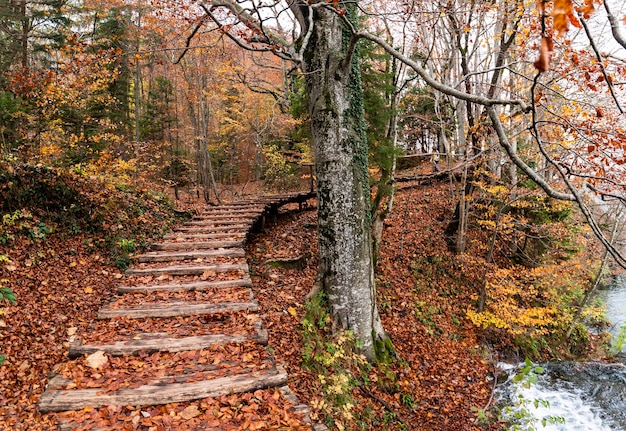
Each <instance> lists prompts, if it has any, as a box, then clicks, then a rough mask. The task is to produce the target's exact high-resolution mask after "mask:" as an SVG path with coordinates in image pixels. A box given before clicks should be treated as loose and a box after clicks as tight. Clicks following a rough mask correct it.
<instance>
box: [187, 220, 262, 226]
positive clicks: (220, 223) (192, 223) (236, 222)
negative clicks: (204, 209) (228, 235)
mask: <svg viewBox="0 0 626 431" xmlns="http://www.w3.org/2000/svg"><path fill="white" fill-rule="evenodd" d="M253 223H254V219H245V220H244V219H237V220H213V219H208V218H205V219H203V220H197V221H188V222H186V223H183V226H191V227H194V226H195V227H197V226H211V227H213V226H242V225H244V224H245V225H246V226H248V225H252V224H253Z"/></svg>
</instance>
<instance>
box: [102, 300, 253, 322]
mask: <svg viewBox="0 0 626 431" xmlns="http://www.w3.org/2000/svg"><path fill="white" fill-rule="evenodd" d="M258 310H259V303H258V302H257V301H256V300H255V301H251V302H222V303H220V304H202V303H197V302H182V301H180V302H170V303H167V304H155V305H152V306H149V307H145V306H144V307H131V308H110V307H102V308H101V309H100V310H99V311H98V319H110V318H113V317H129V318H131V319H141V318H144V317H175V316H193V315H196V314H222V313H233V312H237V311H250V312H256V311H258Z"/></svg>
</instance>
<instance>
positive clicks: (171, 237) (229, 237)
mask: <svg viewBox="0 0 626 431" xmlns="http://www.w3.org/2000/svg"><path fill="white" fill-rule="evenodd" d="M247 233H248V232H247V231H246V232H216V233H184V232H178V233H168V234H167V235H164V236H163V239H164V240H167V241H174V242H176V240H179V241H181V242H182V241H183V240H194V239H223V240H225V241H237V240H239V238H241V240H243V238H245V237H246V234H247Z"/></svg>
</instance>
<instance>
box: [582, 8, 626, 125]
mask: <svg viewBox="0 0 626 431" xmlns="http://www.w3.org/2000/svg"><path fill="white" fill-rule="evenodd" d="M605 3H606V2H605ZM578 18H579V19H578V20H579V21H580V23H581V24H582V25H583V29H584V30H585V34H586V35H587V39H589V43H590V44H591V49H593V52H594V53H595V55H596V58H597V59H598V65H600V70H601V71H602V76H604V81H605V82H606V85H608V86H609V91H610V92H611V96H612V97H613V100H614V101H615V105H616V106H617V109H618V110H619V112H620V114H623V113H624V110H623V109H622V106H621V105H620V104H619V100H617V96H616V95H615V89H614V88H613V82H611V77H610V76H609V74H608V73H606V69H605V67H604V64H602V56H601V55H600V51H598V47H597V46H596V42H595V41H594V40H593V37H591V33H590V32H589V27H588V26H587V21H585V20H584V19H583V16H582V14H581V13H579V14H578ZM611 28H613V24H612V23H611Z"/></svg>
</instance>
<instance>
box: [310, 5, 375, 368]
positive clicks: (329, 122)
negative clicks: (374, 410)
mask: <svg viewBox="0 0 626 431" xmlns="http://www.w3.org/2000/svg"><path fill="white" fill-rule="evenodd" d="M353 6H354V5H347V7H348V8H352V7H353ZM314 14H315V15H314V19H313V22H314V23H315V24H314V28H313V29H312V34H311V39H310V41H309V45H308V47H307V50H306V52H305V55H304V60H303V70H304V72H305V74H306V77H307V86H308V91H309V95H310V106H309V107H310V112H311V125H312V126H311V127H312V136H313V147H314V153H315V170H316V175H317V186H318V190H317V193H318V200H319V202H318V206H319V207H318V208H319V212H318V213H319V215H318V225H319V269H318V282H319V283H320V287H321V288H322V290H323V291H324V292H325V293H326V294H327V296H328V303H329V307H330V311H331V315H332V316H333V319H334V322H335V324H336V325H338V326H339V327H341V328H343V329H347V330H351V331H353V333H354V335H355V338H356V340H358V341H359V342H360V343H362V347H361V348H362V352H363V353H364V354H365V356H366V357H367V358H368V359H369V360H371V361H374V360H375V359H376V354H377V351H379V350H378V347H383V348H384V345H385V343H383V342H382V341H383V340H385V334H384V331H383V328H382V324H381V321H380V317H379V315H378V310H377V307H376V289H375V284H374V270H373V264H372V241H371V227H370V223H369V220H370V218H369V198H370V197H369V181H368V170H367V140H366V138H365V126H364V119H363V99H362V89H361V86H360V71H359V68H358V63H357V62H356V60H355V59H354V58H352V61H349V60H348V61H346V58H345V56H346V49H345V46H346V45H347V43H346V40H345V39H344V34H343V31H342V24H341V22H340V18H339V17H338V16H337V14H336V13H334V12H332V11H329V10H328V9H326V8H316V9H314ZM346 63H349V64H346Z"/></svg>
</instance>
